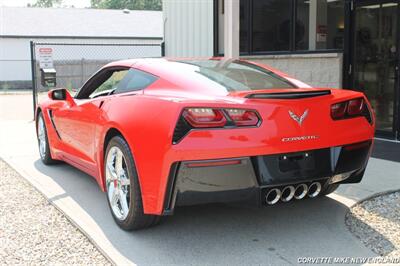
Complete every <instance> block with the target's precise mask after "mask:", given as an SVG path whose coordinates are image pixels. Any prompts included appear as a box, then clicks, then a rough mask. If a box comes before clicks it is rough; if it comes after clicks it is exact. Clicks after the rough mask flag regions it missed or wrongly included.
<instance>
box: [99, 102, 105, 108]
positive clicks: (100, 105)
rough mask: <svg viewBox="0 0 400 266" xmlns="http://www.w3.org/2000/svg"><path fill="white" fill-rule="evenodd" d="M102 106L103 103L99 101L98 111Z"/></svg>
mask: <svg viewBox="0 0 400 266" xmlns="http://www.w3.org/2000/svg"><path fill="white" fill-rule="evenodd" d="M103 104H104V101H101V102H100V104H99V109H101V107H102V106H103Z"/></svg>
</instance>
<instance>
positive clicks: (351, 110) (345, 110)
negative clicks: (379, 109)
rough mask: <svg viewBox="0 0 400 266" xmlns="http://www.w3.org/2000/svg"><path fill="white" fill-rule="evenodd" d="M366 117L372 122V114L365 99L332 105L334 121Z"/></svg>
mask: <svg viewBox="0 0 400 266" xmlns="http://www.w3.org/2000/svg"><path fill="white" fill-rule="evenodd" d="M357 116H364V117H365V118H367V120H368V122H370V123H371V122H372V118H371V112H370V110H369V108H368V106H367V104H366V103H365V101H364V99H363V98H356V99H351V100H348V101H345V102H340V103H335V104H333V105H331V117H332V119H334V120H339V119H345V118H353V117H357Z"/></svg>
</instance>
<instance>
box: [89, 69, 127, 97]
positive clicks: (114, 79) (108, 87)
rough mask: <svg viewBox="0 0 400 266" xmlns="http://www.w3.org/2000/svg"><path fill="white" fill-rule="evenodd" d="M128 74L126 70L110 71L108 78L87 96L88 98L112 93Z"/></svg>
mask: <svg viewBox="0 0 400 266" xmlns="http://www.w3.org/2000/svg"><path fill="white" fill-rule="evenodd" d="M128 72H129V70H127V69H124V70H115V71H111V72H110V73H109V76H108V78H107V79H106V80H105V81H104V82H103V83H101V84H100V85H99V86H98V87H97V88H96V89H95V90H94V91H93V92H92V93H91V94H90V95H89V98H91V99H93V98H96V97H100V96H106V95H109V94H112V93H114V92H115V90H116V89H117V88H118V84H120V82H121V81H122V80H123V79H124V77H125V76H126V75H127V73H128Z"/></svg>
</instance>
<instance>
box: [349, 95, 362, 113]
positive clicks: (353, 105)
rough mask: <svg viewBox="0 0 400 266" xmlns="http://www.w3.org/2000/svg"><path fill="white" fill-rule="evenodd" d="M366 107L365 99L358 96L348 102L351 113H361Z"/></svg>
mask: <svg viewBox="0 0 400 266" xmlns="http://www.w3.org/2000/svg"><path fill="white" fill-rule="evenodd" d="M363 108H364V99H362V98H358V99H354V100H350V101H349V103H348V104H347V113H348V114H349V115H352V116H353V115H360V114H361V113H362V111H363Z"/></svg>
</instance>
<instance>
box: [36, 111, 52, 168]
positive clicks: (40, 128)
mask: <svg viewBox="0 0 400 266" xmlns="http://www.w3.org/2000/svg"><path fill="white" fill-rule="evenodd" d="M36 132H37V138H38V144H39V154H40V159H41V160H42V162H43V163H44V164H54V163H56V162H57V161H56V160H53V158H52V157H51V153H50V144H49V138H48V136H47V128H46V123H45V122H44V117H43V114H42V112H40V113H39V115H38V119H37V131H36Z"/></svg>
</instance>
